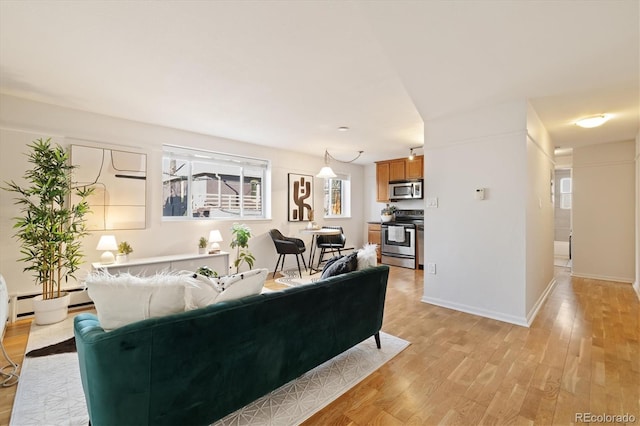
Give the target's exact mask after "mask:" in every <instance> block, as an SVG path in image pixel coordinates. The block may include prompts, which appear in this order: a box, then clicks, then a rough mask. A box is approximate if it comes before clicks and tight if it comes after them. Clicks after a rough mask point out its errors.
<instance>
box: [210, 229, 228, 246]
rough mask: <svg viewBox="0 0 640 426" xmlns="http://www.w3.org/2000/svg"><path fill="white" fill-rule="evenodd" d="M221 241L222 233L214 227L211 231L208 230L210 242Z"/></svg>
mask: <svg viewBox="0 0 640 426" xmlns="http://www.w3.org/2000/svg"><path fill="white" fill-rule="evenodd" d="M222 241H224V240H223V239H222V234H220V231H218V230H217V229H214V230H213V231H211V232H209V242H210V243H221V242H222Z"/></svg>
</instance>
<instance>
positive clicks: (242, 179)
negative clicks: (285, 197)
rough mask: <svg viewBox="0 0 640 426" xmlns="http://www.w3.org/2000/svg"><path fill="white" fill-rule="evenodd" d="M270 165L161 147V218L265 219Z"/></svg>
mask: <svg viewBox="0 0 640 426" xmlns="http://www.w3.org/2000/svg"><path fill="white" fill-rule="evenodd" d="M269 176H270V166H269V162H268V161H266V160H260V159H255V158H248V157H241V156H235V155H229V154H221V153H217V152H208V151H199V150H193V149H188V148H179V147H174V146H168V145H166V146H164V153H163V157H162V186H163V188H162V193H163V194H162V198H163V207H162V216H163V218H175V217H179V218H182V219H186V218H189V219H226V218H232V219H250V218H256V219H264V218H266V217H267V213H266V209H265V201H266V199H265V196H266V194H267V191H266V185H267V182H268V180H269V179H268V178H269Z"/></svg>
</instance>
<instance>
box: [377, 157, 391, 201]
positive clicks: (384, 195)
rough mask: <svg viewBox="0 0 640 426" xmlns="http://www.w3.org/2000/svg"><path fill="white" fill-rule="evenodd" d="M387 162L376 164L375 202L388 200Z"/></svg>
mask: <svg viewBox="0 0 640 426" xmlns="http://www.w3.org/2000/svg"><path fill="white" fill-rule="evenodd" d="M389 180H390V179H389V162H388V161H385V162H382V163H376V185H377V192H376V200H378V201H387V200H389Z"/></svg>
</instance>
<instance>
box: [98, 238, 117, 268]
mask: <svg viewBox="0 0 640 426" xmlns="http://www.w3.org/2000/svg"><path fill="white" fill-rule="evenodd" d="M96 250H104V253H102V256H101V257H100V262H101V263H103V264H105V265H107V264H109V263H113V262H115V260H116V258H115V256H114V255H113V253H111V250H118V243H117V242H116V237H115V236H113V235H103V236H102V237H100V241H98V246H97V247H96Z"/></svg>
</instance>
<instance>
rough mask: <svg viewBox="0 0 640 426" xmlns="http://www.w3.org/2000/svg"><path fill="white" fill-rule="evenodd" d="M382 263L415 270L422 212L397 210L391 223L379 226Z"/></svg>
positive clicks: (422, 218) (422, 228)
mask: <svg viewBox="0 0 640 426" xmlns="http://www.w3.org/2000/svg"><path fill="white" fill-rule="evenodd" d="M381 231H382V235H381V237H382V238H381V239H382V248H381V251H382V263H385V264H387V265H395V266H402V267H404V268H411V269H416V267H417V265H418V250H417V248H418V244H419V243H420V245H422V241H419V239H418V231H421V232H420V237H421V238H422V234H423V232H424V210H397V211H396V218H395V220H394V221H392V222H384V223H382V225H381Z"/></svg>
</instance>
